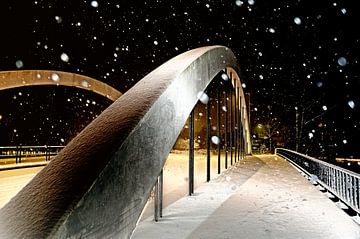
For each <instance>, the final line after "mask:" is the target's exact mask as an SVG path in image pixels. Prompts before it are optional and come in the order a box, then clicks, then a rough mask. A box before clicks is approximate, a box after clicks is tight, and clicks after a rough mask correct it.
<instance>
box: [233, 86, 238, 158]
mask: <svg viewBox="0 0 360 239" xmlns="http://www.w3.org/2000/svg"><path fill="white" fill-rule="evenodd" d="M237 113H238V110H237V85H236V81H235V80H234V162H235V163H236V159H237V137H238V136H237V126H238V125H237Z"/></svg>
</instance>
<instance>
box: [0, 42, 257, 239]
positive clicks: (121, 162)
mask: <svg viewBox="0 0 360 239" xmlns="http://www.w3.org/2000/svg"><path fill="white" fill-rule="evenodd" d="M226 68H227V69H228V70H233V71H234V72H237V71H238V64H237V62H236V59H235V56H234V54H233V53H232V52H231V50H230V49H228V48H226V47H223V46H211V47H203V48H198V49H194V50H191V51H188V52H185V53H183V54H181V55H179V56H177V57H175V58H173V59H171V60H169V61H168V62H166V63H164V64H163V65H161V66H160V67H158V68H157V69H155V70H154V71H152V72H151V73H150V74H148V75H147V76H145V77H144V78H143V79H142V80H141V81H139V82H138V83H137V84H136V85H135V86H134V87H133V88H131V89H130V90H129V91H128V92H126V93H125V94H124V95H123V96H122V97H120V98H119V99H118V100H116V101H115V102H114V103H113V104H112V105H111V106H109V107H108V108H107V109H106V110H105V111H104V112H103V113H102V114H101V115H100V116H99V117H98V118H96V119H95V120H94V121H93V122H92V123H90V124H89V125H88V126H87V127H86V128H85V129H84V130H83V131H82V132H81V133H80V134H79V135H78V136H77V137H75V138H74V139H73V140H72V141H71V142H70V143H69V144H68V145H67V146H66V147H65V148H64V149H63V150H62V151H61V152H60V153H59V154H58V155H57V156H56V157H55V158H54V159H53V160H52V161H51V162H50V163H49V164H48V166H47V167H45V168H44V169H43V170H42V171H41V172H40V173H39V174H38V175H36V177H35V178H34V179H33V180H32V181H31V182H30V183H29V184H28V185H26V186H25V187H24V188H23V189H22V190H21V191H20V192H19V193H18V194H17V195H16V196H15V197H14V198H13V199H12V200H11V201H10V202H9V203H8V204H7V205H6V206H5V207H4V208H2V209H1V210H0V237H1V238H80V237H83V238H129V237H130V236H131V234H132V232H133V230H134V228H135V226H136V223H137V220H138V219H139V217H140V214H141V212H142V210H143V207H144V206H145V204H146V201H147V198H148V195H149V193H150V191H151V188H152V187H153V185H154V184H155V181H156V179H157V176H158V175H159V173H160V171H161V169H162V167H163V166H164V163H165V161H166V158H167V156H168V154H169V152H170V151H171V149H172V147H173V145H174V143H175V141H176V139H177V137H178V135H179V133H180V131H181V129H182V128H183V126H184V125H185V123H186V120H187V118H188V116H189V114H190V112H191V111H192V109H193V108H194V106H195V105H196V103H197V101H198V98H197V95H198V93H199V92H201V91H204V90H205V89H206V88H207V86H208V84H209V83H210V82H211V81H212V80H213V79H214V77H215V76H216V75H217V73H218V72H220V71H221V70H223V69H226ZM232 81H233V84H234V87H236V89H237V90H238V91H240V92H241V94H238V96H240V95H243V92H242V88H241V84H240V79H239V77H238V76H237V75H234V77H233V78H232ZM243 100H244V98H243ZM243 105H245V104H243ZM243 113H244V114H246V109H243ZM246 118H247V117H246V115H244V119H243V120H242V122H243V128H244V132H245V131H246V130H248V129H249V126H248V125H247V120H246ZM245 141H246V142H247V143H248V146H247V148H246V153H251V148H250V146H249V145H250V144H249V137H248V136H247V137H246V138H245Z"/></svg>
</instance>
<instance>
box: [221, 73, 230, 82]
mask: <svg viewBox="0 0 360 239" xmlns="http://www.w3.org/2000/svg"><path fill="white" fill-rule="evenodd" d="M221 78H222V79H223V80H224V81H227V80H229V77H228V75H227V74H226V73H222V74H221Z"/></svg>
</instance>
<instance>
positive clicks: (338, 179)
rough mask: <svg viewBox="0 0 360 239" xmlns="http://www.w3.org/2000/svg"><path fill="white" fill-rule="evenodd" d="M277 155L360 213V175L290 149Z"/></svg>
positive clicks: (279, 149)
mask: <svg viewBox="0 0 360 239" xmlns="http://www.w3.org/2000/svg"><path fill="white" fill-rule="evenodd" d="M275 154H277V155H279V156H281V157H284V158H285V159H287V160H289V161H290V162H291V163H293V164H294V165H295V166H297V167H298V168H300V169H301V170H303V171H304V172H305V173H307V174H309V176H310V177H311V178H312V180H314V181H316V182H318V183H319V184H320V185H321V186H323V187H324V188H326V189H327V190H328V191H330V192H331V193H332V194H334V195H335V196H337V197H338V198H339V199H340V200H341V201H343V202H344V203H345V204H346V205H347V206H348V207H350V208H352V209H353V210H354V211H356V212H357V213H360V195H359V192H360V174H357V173H355V172H352V171H349V170H347V169H344V168H341V167H338V166H335V165H332V164H329V163H326V162H323V161H320V160H318V159H315V158H312V157H310V156H307V155H304V154H300V153H298V152H295V151H292V150H288V149H281V148H278V149H276V150H275Z"/></svg>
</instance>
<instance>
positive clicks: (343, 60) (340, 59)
mask: <svg viewBox="0 0 360 239" xmlns="http://www.w3.org/2000/svg"><path fill="white" fill-rule="evenodd" d="M337 62H338V64H339V65H340V66H345V65H346V64H347V60H346V58H345V57H339V59H338V61H337Z"/></svg>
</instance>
